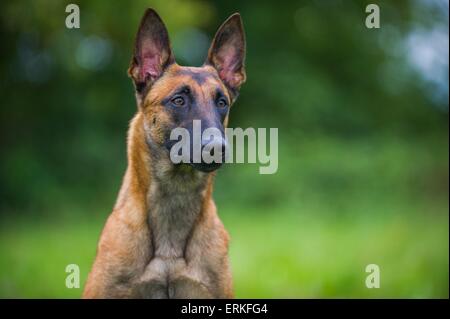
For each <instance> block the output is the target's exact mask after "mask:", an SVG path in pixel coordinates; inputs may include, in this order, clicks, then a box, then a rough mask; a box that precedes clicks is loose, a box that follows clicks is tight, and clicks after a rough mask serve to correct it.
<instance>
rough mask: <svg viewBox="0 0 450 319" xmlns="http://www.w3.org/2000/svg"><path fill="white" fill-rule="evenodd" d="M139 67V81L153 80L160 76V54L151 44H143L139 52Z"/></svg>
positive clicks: (153, 44)
mask: <svg viewBox="0 0 450 319" xmlns="http://www.w3.org/2000/svg"><path fill="white" fill-rule="evenodd" d="M140 60H141V66H140V68H139V77H140V79H141V81H146V80H147V79H149V78H150V80H155V79H156V78H157V77H159V76H160V75H161V52H159V51H158V49H157V48H156V47H155V42H153V43H143V44H142V48H141V50H140Z"/></svg>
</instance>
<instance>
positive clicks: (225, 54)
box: [219, 46, 242, 86]
mask: <svg viewBox="0 0 450 319" xmlns="http://www.w3.org/2000/svg"><path fill="white" fill-rule="evenodd" d="M219 59H220V60H221V61H220V71H219V76H220V78H221V79H222V80H223V81H225V82H226V83H228V84H229V85H231V86H238V85H239V84H240V82H241V81H242V75H241V74H240V72H239V71H240V70H239V63H240V62H239V57H238V54H237V50H236V49H235V48H234V47H233V46H226V47H223V48H221V52H220V55H219Z"/></svg>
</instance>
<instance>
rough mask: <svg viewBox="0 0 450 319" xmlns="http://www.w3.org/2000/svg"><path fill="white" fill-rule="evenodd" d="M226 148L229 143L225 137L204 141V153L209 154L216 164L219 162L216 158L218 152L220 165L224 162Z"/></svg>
mask: <svg viewBox="0 0 450 319" xmlns="http://www.w3.org/2000/svg"><path fill="white" fill-rule="evenodd" d="M226 146H227V141H226V140H225V139H224V138H223V137H211V138H209V139H202V153H208V154H209V155H210V156H211V157H213V158H214V162H217V161H216V159H215V156H214V155H216V152H217V151H219V154H218V157H219V156H220V163H223V162H224V159H225V149H226Z"/></svg>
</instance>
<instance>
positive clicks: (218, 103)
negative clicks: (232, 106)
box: [217, 98, 228, 108]
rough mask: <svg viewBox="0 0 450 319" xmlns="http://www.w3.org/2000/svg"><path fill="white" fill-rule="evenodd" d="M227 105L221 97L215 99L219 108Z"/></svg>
mask: <svg viewBox="0 0 450 319" xmlns="http://www.w3.org/2000/svg"><path fill="white" fill-rule="evenodd" d="M227 105H228V103H227V101H226V100H225V99H223V98H222V99H220V100H219V101H217V106H218V107H220V108H223V107H226V106H227Z"/></svg>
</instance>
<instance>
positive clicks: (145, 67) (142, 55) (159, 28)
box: [128, 9, 175, 93]
mask: <svg viewBox="0 0 450 319" xmlns="http://www.w3.org/2000/svg"><path fill="white" fill-rule="evenodd" d="M173 62H175V59H174V57H173V54H172V50H171V48H170V40H169V34H168V32H167V29H166V27H165V25H164V23H163V22H162V20H161V18H160V17H159V15H158V14H157V13H156V11H155V10H153V9H147V10H146V11H145V13H144V16H143V17H142V20H141V24H140V25H139V29H138V32H137V35H136V40H135V45H134V54H133V58H132V59H131V63H130V67H129V69H128V74H129V76H130V77H131V78H132V79H133V82H134V84H135V87H136V91H137V92H138V93H142V92H143V91H144V90H145V89H146V88H148V87H149V86H150V85H151V84H152V83H153V82H155V80H157V79H158V78H159V77H160V76H161V75H162V74H163V72H164V70H165V69H166V68H167V66H169V65H170V64H172V63H173Z"/></svg>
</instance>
